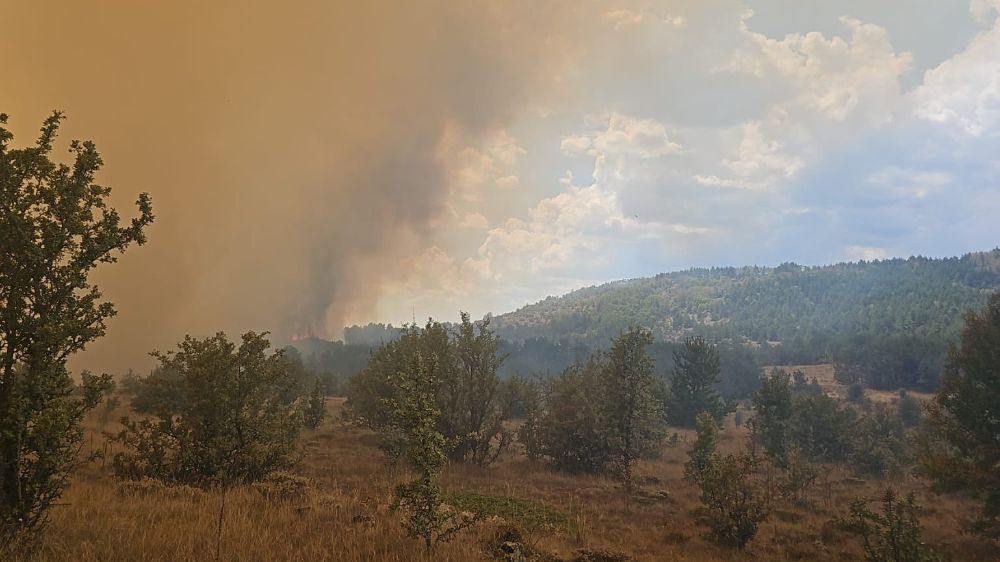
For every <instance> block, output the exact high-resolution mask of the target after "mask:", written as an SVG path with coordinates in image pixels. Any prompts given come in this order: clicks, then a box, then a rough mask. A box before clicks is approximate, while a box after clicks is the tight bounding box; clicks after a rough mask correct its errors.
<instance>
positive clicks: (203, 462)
mask: <svg viewBox="0 0 1000 562" xmlns="http://www.w3.org/2000/svg"><path fill="white" fill-rule="evenodd" d="M269 346H270V344H269V343H268V341H267V339H266V338H265V337H264V335H263V334H255V333H253V332H249V333H247V334H244V335H243V340H242V344H241V345H240V346H239V347H238V348H237V347H236V345H235V344H234V343H232V342H230V341H229V340H228V339H226V336H225V334H223V333H221V332H220V333H219V334H216V335H215V336H213V337H211V338H206V339H203V340H198V339H194V338H191V337H190V336H189V337H187V338H185V339H184V341H183V342H181V343H180V344H179V346H178V351H177V352H174V353H167V354H163V353H157V354H154V355H155V356H156V357H157V358H158V359H159V361H160V363H161V369H162V372H169V373H172V374H173V375H172V377H174V378H173V379H172V380H173V381H174V383H173V384H175V385H176V388H174V389H173V390H172V391H171V392H172V394H175V395H176V396H179V397H180V400H179V401H178V402H177V404H178V406H177V409H175V410H171V409H168V408H166V407H165V406H162V405H161V408H160V410H159V412H158V413H157V415H156V417H155V418H154V419H143V420H140V421H138V422H136V421H132V420H130V419H128V418H124V419H123V420H122V421H123V428H122V430H121V431H120V432H119V433H118V434H117V436H115V437H114V439H115V440H116V441H118V442H120V443H122V444H123V445H125V447H126V449H127V450H126V451H125V452H120V453H118V454H116V455H115V459H114V468H115V473H116V474H117V475H118V476H119V477H124V478H133V479H135V478H142V477H150V478H156V479H160V480H165V481H173V482H188V483H196V484H203V485H204V484H223V485H226V484H230V483H236V482H243V483H249V482H254V481H257V480H260V479H262V478H264V477H265V476H267V475H268V474H270V473H271V472H273V471H275V470H280V469H285V468H288V467H289V466H291V465H292V464H293V461H294V459H293V458H292V453H293V451H294V447H295V439H296V437H297V436H298V433H299V429H300V427H301V425H302V417H301V412H300V411H299V403H298V401H297V400H292V401H289V400H288V395H289V393H290V392H291V389H292V388H293V387H294V386H295V381H294V380H292V379H291V377H290V373H289V370H288V364H287V363H286V362H285V361H284V358H283V356H282V354H281V352H277V353H273V354H271V355H268V354H267V353H266V350H267V348H268V347H269Z"/></svg>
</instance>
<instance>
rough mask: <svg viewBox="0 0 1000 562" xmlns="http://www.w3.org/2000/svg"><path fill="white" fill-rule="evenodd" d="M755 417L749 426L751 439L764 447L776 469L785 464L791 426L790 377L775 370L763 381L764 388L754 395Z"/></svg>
mask: <svg viewBox="0 0 1000 562" xmlns="http://www.w3.org/2000/svg"><path fill="white" fill-rule="evenodd" d="M752 403H753V410H754V413H755V415H754V417H753V418H752V419H751V420H750V421H749V422H748V426H749V427H750V436H751V438H752V439H753V440H754V441H756V442H758V443H760V444H761V445H762V446H763V447H764V452H765V453H767V456H768V457H769V458H770V459H771V462H773V463H774V464H775V465H778V466H782V465H783V464H784V462H785V454H786V449H787V447H788V445H789V443H788V424H789V422H790V420H791V419H792V388H791V386H790V385H789V376H788V373H786V372H785V371H782V370H780V369H772V370H771V372H770V374H768V375H766V376H764V377H761V385H760V388H759V389H758V390H757V392H755V393H754V395H753V400H752Z"/></svg>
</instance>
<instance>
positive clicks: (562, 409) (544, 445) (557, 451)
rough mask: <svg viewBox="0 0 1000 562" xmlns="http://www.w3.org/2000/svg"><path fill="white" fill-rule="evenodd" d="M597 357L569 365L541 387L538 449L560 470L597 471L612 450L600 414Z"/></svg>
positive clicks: (603, 464) (609, 456)
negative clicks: (542, 399)
mask: <svg viewBox="0 0 1000 562" xmlns="http://www.w3.org/2000/svg"><path fill="white" fill-rule="evenodd" d="M602 369H603V365H602V363H601V360H600V358H597V357H591V358H589V359H587V360H585V361H583V362H581V363H577V364H575V365H572V366H570V367H569V368H567V369H566V370H565V371H563V372H562V374H560V375H559V376H558V377H556V378H555V379H553V380H551V381H548V383H547V384H546V385H545V389H544V391H543V392H544V412H543V413H542V415H541V416H540V419H539V420H538V429H537V435H538V452H539V454H540V455H541V456H542V457H544V458H546V459H548V460H549V462H550V463H551V464H552V465H553V466H554V467H555V468H557V469H559V470H565V471H567V472H585V473H597V472H602V471H604V470H605V469H606V467H607V464H608V462H609V461H610V458H611V451H610V449H609V447H608V445H607V440H606V438H605V430H606V428H605V425H604V424H603V423H602V420H601V416H600V410H601V407H600V401H601V392H600V384H599V377H600V372H601V370H602Z"/></svg>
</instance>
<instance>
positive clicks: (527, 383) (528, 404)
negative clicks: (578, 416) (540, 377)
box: [511, 377, 543, 461]
mask: <svg viewBox="0 0 1000 562" xmlns="http://www.w3.org/2000/svg"><path fill="white" fill-rule="evenodd" d="M511 386H512V388H513V389H514V392H515V393H516V395H517V396H518V402H519V404H520V407H521V409H522V411H523V417H524V421H523V422H522V423H521V425H520V427H518V428H517V439H518V441H520V443H521V444H522V445H523V446H524V453H525V455H527V456H528V458H529V459H531V460H533V461H534V460H538V459H539V458H541V456H542V443H541V439H540V437H539V425H540V422H541V417H542V415H543V412H542V385H541V384H539V383H538V382H537V381H534V380H527V379H522V378H521V377H514V378H512V379H511Z"/></svg>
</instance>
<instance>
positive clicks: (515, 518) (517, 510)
mask: <svg viewBox="0 0 1000 562" xmlns="http://www.w3.org/2000/svg"><path fill="white" fill-rule="evenodd" d="M444 501H445V502H446V503H447V504H448V505H450V506H452V507H453V508H455V509H457V510H459V511H468V512H472V513H475V514H477V515H481V516H484V517H502V518H503V519H504V520H505V521H508V522H510V523H513V524H516V525H517V526H518V527H519V528H521V529H523V530H524V531H526V532H528V533H532V532H535V531H540V530H555V529H561V530H569V529H570V528H571V527H572V526H573V522H572V520H570V518H569V516H568V515H566V514H565V513H563V512H561V511H559V510H557V509H555V508H553V507H550V506H548V505H545V504H543V503H541V502H538V501H535V500H530V499H525V498H517V497H513V496H497V495H492V494H484V493H481V492H474V491H471V490H455V491H452V492H447V493H446V494H445V495H444Z"/></svg>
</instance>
